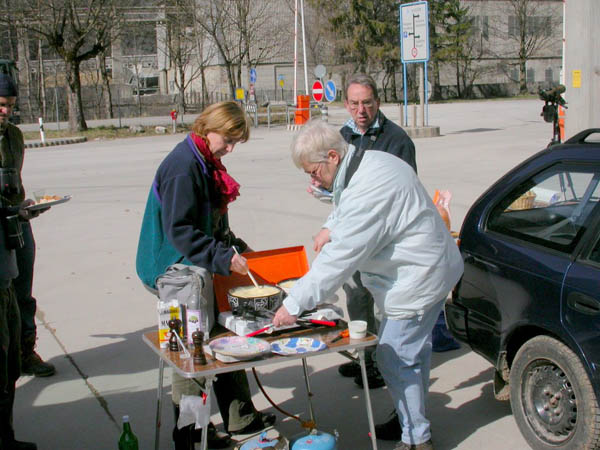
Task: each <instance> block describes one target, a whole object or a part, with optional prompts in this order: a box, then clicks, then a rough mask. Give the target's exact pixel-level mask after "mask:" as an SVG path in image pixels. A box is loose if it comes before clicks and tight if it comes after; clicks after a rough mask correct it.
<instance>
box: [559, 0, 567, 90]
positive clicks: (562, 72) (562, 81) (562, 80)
mask: <svg viewBox="0 0 600 450" xmlns="http://www.w3.org/2000/svg"><path fill="white" fill-rule="evenodd" d="M566 22H567V2H566V0H563V23H562V25H563V26H562V67H561V68H560V79H559V83H560V84H565V83H566V82H565V80H566V76H565V75H566V74H565V70H566V69H565V53H566V51H567V45H566V41H567V28H566V25H567V24H566ZM565 97H566V96H565Z"/></svg>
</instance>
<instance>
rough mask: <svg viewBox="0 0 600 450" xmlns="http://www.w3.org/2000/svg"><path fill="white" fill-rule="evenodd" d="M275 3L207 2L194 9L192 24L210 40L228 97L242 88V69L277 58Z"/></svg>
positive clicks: (270, 0)
mask: <svg viewBox="0 0 600 450" xmlns="http://www.w3.org/2000/svg"><path fill="white" fill-rule="evenodd" d="M278 9H279V3H278V1H277V0H257V1H253V2H252V1H250V0H207V1H205V2H202V3H201V4H200V5H198V7H197V9H196V21H197V22H198V24H199V25H200V27H201V28H202V30H203V32H204V33H206V34H207V35H208V36H209V37H210V38H211V40H212V42H213V44H214V46H215V48H216V51H217V54H218V56H219V63H222V64H223V66H224V67H225V72H226V74H227V80H228V82H229V89H230V92H231V95H232V96H233V95H234V93H235V88H236V86H240V85H241V84H242V67H243V65H244V64H246V65H248V66H251V65H256V64H258V63H260V62H261V61H264V60H266V59H270V58H272V57H273V56H275V55H277V54H278V51H279V50H280V49H281V42H280V40H279V37H278V31H277V28H274V26H273V25H274V24H276V23H277V21H275V20H273V14H272V11H276V10H278Z"/></svg>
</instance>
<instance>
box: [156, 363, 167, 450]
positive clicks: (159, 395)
mask: <svg viewBox="0 0 600 450" xmlns="http://www.w3.org/2000/svg"><path fill="white" fill-rule="evenodd" d="M164 371H165V362H164V360H163V359H162V358H161V357H160V356H159V357H158V389H157V390H156V420H155V422H154V450H159V448H160V425H161V424H160V421H161V400H162V390H163V373H164Z"/></svg>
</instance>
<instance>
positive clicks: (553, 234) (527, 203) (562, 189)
mask: <svg viewBox="0 0 600 450" xmlns="http://www.w3.org/2000/svg"><path fill="white" fill-rule="evenodd" d="M596 176H597V173H596V172H595V170H594V168H593V167H587V166H585V165H582V164H579V163H578V164H568V163H558V164H553V165H551V166H550V167H547V168H545V169H543V170H540V171H538V172H537V173H535V174H533V175H531V176H530V177H526V178H523V179H522V180H521V181H519V182H518V183H517V184H516V186H514V187H513V188H512V189H506V188H505V189H504V191H502V192H503V193H501V194H496V195H495V194H494V193H493V192H492V193H491V197H490V198H488V199H487V203H489V205H488V206H489V207H488V208H487V211H489V213H487V214H486V213H485V211H486V209H483V210H482V215H483V220H482V223H481V224H480V226H479V233H478V234H477V236H476V237H473V236H461V237H462V239H463V242H464V245H461V250H462V251H463V254H464V259H465V273H464V275H463V280H462V282H461V286H460V292H459V294H460V298H461V303H462V304H464V305H465V306H466V307H467V309H468V311H469V318H468V335H469V342H471V344H472V346H473V348H474V349H475V350H478V351H479V352H480V353H483V354H484V355H486V356H487V357H488V358H489V359H491V360H492V361H495V360H496V359H497V357H498V352H499V351H501V350H502V349H504V348H505V346H506V339H507V337H508V336H509V335H510V333H511V332H512V331H513V330H515V329H517V328H518V327H519V326H521V325H531V324H533V325H535V326H537V327H540V328H543V329H545V330H548V331H550V332H553V333H556V334H560V333H561V328H562V326H561V323H560V317H561V316H560V311H561V305H560V298H561V288H562V282H563V279H564V274H565V273H566V272H567V269H568V267H569V266H570V264H571V259H572V253H573V252H574V249H575V247H576V244H577V242H579V240H580V239H581V236H582V234H583V232H584V231H585V226H584V224H585V222H586V221H587V220H588V218H589V215H590V212H591V209H590V208H583V207H582V204H583V203H584V202H582V199H583V198H584V197H585V194H586V193H587V192H588V186H589V185H590V183H591V182H592V181H593V180H594V179H595V177H596ZM494 195H495V197H494ZM588 200H589V198H588ZM484 201H485V200H484ZM574 218H575V219H574ZM466 223H467V221H466Z"/></svg>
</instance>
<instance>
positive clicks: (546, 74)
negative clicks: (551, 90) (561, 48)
mask: <svg viewBox="0 0 600 450" xmlns="http://www.w3.org/2000/svg"><path fill="white" fill-rule="evenodd" d="M552 75H553V74H552V67H548V68H547V69H546V71H545V72H544V79H545V81H546V83H552V82H553V81H554V80H553V78H552Z"/></svg>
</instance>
